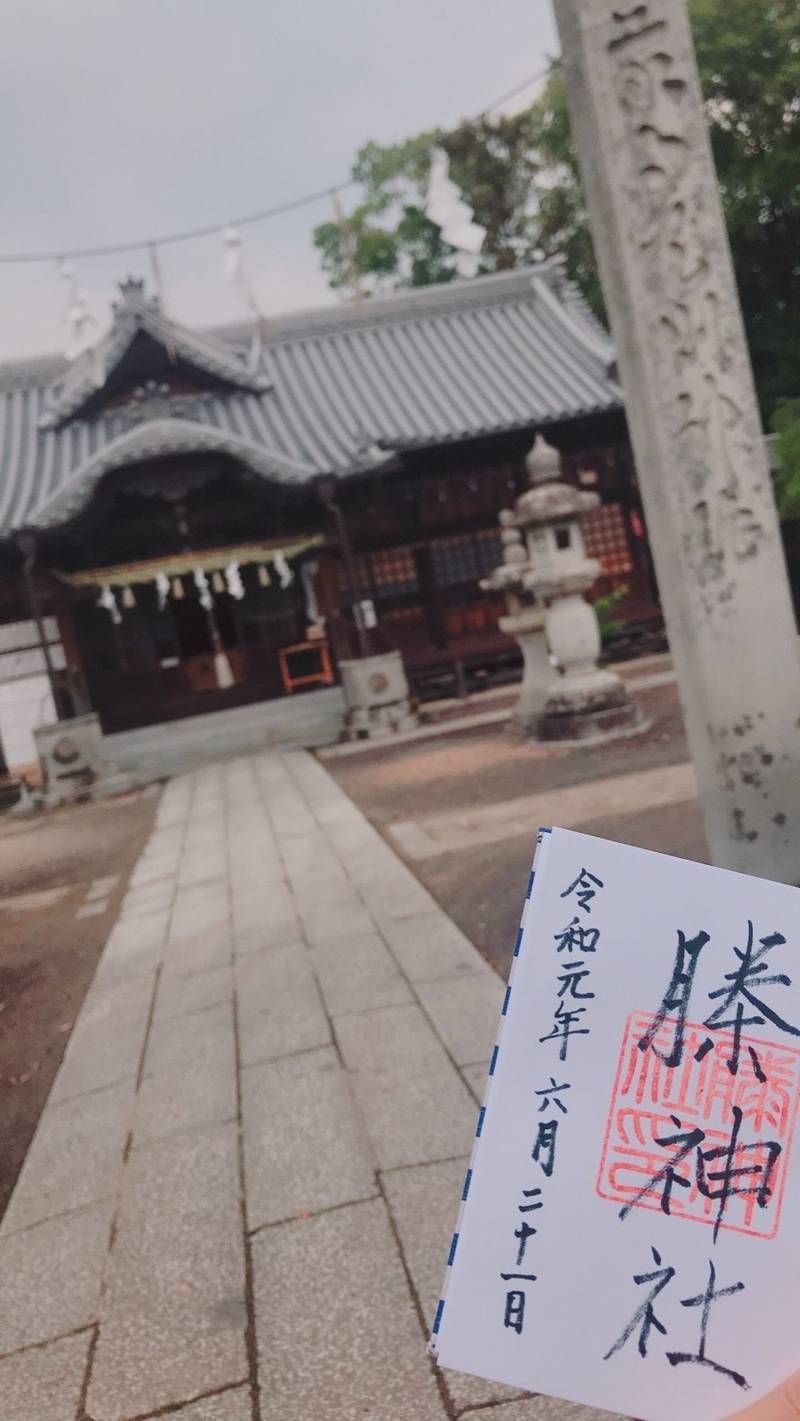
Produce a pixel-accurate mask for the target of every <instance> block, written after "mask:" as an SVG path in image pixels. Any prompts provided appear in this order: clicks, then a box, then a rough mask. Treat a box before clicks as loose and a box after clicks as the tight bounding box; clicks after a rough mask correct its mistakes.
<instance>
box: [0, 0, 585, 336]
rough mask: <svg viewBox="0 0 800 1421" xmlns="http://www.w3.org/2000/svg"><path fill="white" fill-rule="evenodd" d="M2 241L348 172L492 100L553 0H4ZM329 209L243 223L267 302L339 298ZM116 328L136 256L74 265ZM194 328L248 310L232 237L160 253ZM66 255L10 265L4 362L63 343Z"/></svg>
mask: <svg viewBox="0 0 800 1421" xmlns="http://www.w3.org/2000/svg"><path fill="white" fill-rule="evenodd" d="M4 21H5V23H4V25H3V43H2V45H1V46H0V132H2V134H3V143H2V147H1V149H0V192H1V193H2V206H1V207H0V210H1V211H2V213H3V221H2V233H1V234H0V249H2V251H3V252H8V251H32V250H45V251H51V250H60V249H62V248H68V247H77V246H83V245H88V246H91V245H95V244H101V243H104V242H108V243H111V242H116V241H123V240H127V239H129V238H130V239H134V238H135V239H138V238H140V237H147V236H151V235H158V234H160V233H165V232H169V231H171V230H175V229H181V228H184V227H192V226H200V225H203V224H206V223H215V222H220V223H221V224H224V223H225V221H226V220H227V219H229V218H230V217H236V216H238V215H241V214H243V213H246V212H248V211H258V210H259V209H260V208H262V207H268V206H271V205H272V204H277V203H280V202H283V201H286V200H289V199H292V198H294V197H297V196H300V195H302V194H304V193H306V192H309V191H314V190H315V189H320V188H324V187H326V186H327V185H333V184H335V183H337V182H339V181H341V180H342V178H343V177H344V176H346V175H347V174H348V172H349V169H350V164H351V162H352V159H353V156H354V154H355V152H356V150H357V148H358V147H359V146H360V144H362V143H363V142H365V141H366V140H367V139H374V140H376V141H377V142H379V143H390V142H394V141H396V140H399V139H402V138H406V137H408V136H410V135H412V134H414V133H416V132H418V131H419V130H420V129H422V128H425V127H428V126H432V125H437V124H441V125H449V124H453V123H455V122H457V120H458V119H459V118H460V117H462V116H463V115H465V114H469V113H471V112H474V111H476V110H479V109H480V108H482V107H483V106H484V105H486V104H488V103H489V102H491V101H492V100H493V99H495V98H496V97H498V96H499V95H500V94H502V93H503V92H504V91H506V90H508V89H510V88H511V87H512V86H513V85H514V84H516V83H518V82H520V81H522V80H523V79H525V78H526V77H527V76H528V75H530V74H533V73H535V72H536V71H537V70H538V69H540V68H541V67H542V64H543V63H544V61H545V60H546V59H547V57H548V56H549V55H551V54H553V53H554V52H556V50H557V43H556V39H555V31H554V26H553V20H552V14H551V9H550V0H293V3H292V0H283V3H281V4H276V3H275V0H72V3H70V4H66V3H64V0H5V5H4ZM329 216H330V205H329V203H328V202H327V201H323V202H322V203H320V204H318V205H316V206H313V207H309V208H306V209H304V210H303V211H301V212H299V213H296V214H292V215H291V216H286V217H281V218H278V219H275V220H272V221H270V222H265V223H263V224H261V225H259V226H256V227H249V228H246V229H244V230H243V232H242V235H243V237H244V239H245V250H246V258H247V264H248V270H249V271H250V273H251V275H252V277H253V279H254V282H255V285H256V289H257V291H258V295H259V299H260V301H261V304H262V306H263V308H264V309H265V310H266V311H267V312H270V311H271V312H277V311H286V310H292V309H297V308H300V307H307V306H313V305H318V304H321V303H322V302H325V301H329V300H331V299H333V298H332V296H331V294H330V293H329V292H328V291H327V289H326V286H325V282H324V279H323V277H322V275H321V273H320V271H319V267H318V263H317V256H316V251H315V249H314V247H313V246H312V244H311V229H312V227H313V226H314V224H315V223H316V222H319V221H324V220H326V219H327V218H328V217H329ZM75 265H76V267H77V268H78V271H79V275H80V278H81V281H82V284H83V285H84V286H85V288H86V290H87V292H88V294H89V297H90V303H91V308H92V311H93V313H94V315H95V316H96V318H97V319H98V320H99V321H101V322H102V324H103V325H105V323H106V321H107V317H108V308H109V302H110V299H111V297H112V294H113V291H114V283H115V281H117V280H119V279H120V278H122V277H124V276H125V275H126V274H127V273H128V272H133V273H135V274H144V273H145V272H146V271H147V257H146V254H144V253H132V254H130V255H125V256H116V257H113V258H102V259H97V258H95V259H92V260H89V261H84V262H80V263H76V264H75ZM161 266H162V272H163V277H164V285H165V291H166V296H167V299H168V304H169V308H170V310H171V312H172V313H173V314H174V315H175V316H176V318H177V319H179V320H183V321H186V322H188V323H191V324H204V323H213V322H215V321H225V320H229V319H236V318H237V317H239V316H240V315H241V314H243V312H242V310H241V307H240V306H239V305H238V304H237V300H236V297H235V296H234V294H233V293H232V292H231V290H230V289H228V288H226V287H225V286H224V284H223V281H222V257H221V242H220V239H219V238H218V237H213V238H206V239H202V240H198V241H195V242H192V243H186V244H183V245H181V246H176V247H168V248H165V249H164V251H163V252H162V253H161ZM64 304H65V288H64V283H63V281H62V280H61V278H60V277H59V274H58V268H57V265H56V263H55V262H51V263H48V264H45V265H41V266H14V267H9V266H0V311H2V322H1V323H0V359H8V358H13V357H15V356H19V355H29V354H36V353H38V352H41V351H49V350H58V349H60V348H61V347H62V345H63V342H64V338H65V333H64V325H63V319H62V316H63V310H64Z"/></svg>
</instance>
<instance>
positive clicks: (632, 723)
mask: <svg viewBox="0 0 800 1421" xmlns="http://www.w3.org/2000/svg"><path fill="white" fill-rule="evenodd" d="M526 462H527V469H528V475H529V477H530V481H531V487H530V488H529V489H528V490H526V492H525V493H523V494H521V495H520V497H519V498H518V499H517V502H516V504H515V506H514V509H513V511H511V510H509V511H506V512H504V513H503V514H501V517H500V522H501V527H502V529H503V535H502V536H503V542H504V562H503V565H502V567H500V568H498V569H497V570H496V571H495V572H494V573H493V574H492V577H491V578H488V579H487V580H486V581H485V582H484V583H483V584H482V586H484V587H487V588H492V589H494V590H497V589H499V588H502V589H503V590H504V591H505V592H506V597H507V600H508V606H509V612H508V615H507V616H506V617H504V618H502V620H501V622H500V626H501V629H502V630H503V631H508V632H509V633H510V634H511V635H512V636H514V637H516V639H517V640H518V642H519V644H520V646H521V648H522V654H523V657H524V661H525V672H524V675H523V682H522V690H521V693H520V700H519V703H518V705H517V707H516V710H515V712H514V715H513V719H514V721H515V722H516V724H517V725H519V726H520V727H522V728H524V729H526V730H527V731H528V732H529V733H531V734H533V735H534V736H536V738H537V739H539V740H546V741H562V742H563V741H581V740H593V741H596V740H603V739H607V738H611V737H612V736H615V735H624V734H631V733H635V732H636V731H637V730H641V729H644V724H643V722H642V718H641V714H640V711H639V709H638V707H637V705H636V704H635V702H633V701H632V700H631V698H630V695H629V693H628V690H627V687H626V686H625V683H624V682H623V681H622V679H621V678H620V677H619V676H617V675H616V674H615V673H614V672H613V671H601V670H600V669H599V667H598V665H597V658H598V657H599V655H600V645H601V644H600V629H599V627H598V624H597V615H596V613H595V611H594V608H593V607H591V606H590V604H589V603H588V602H587V601H586V600H585V596H584V594H585V593H586V592H587V591H588V590H589V588H590V587H591V586H592V584H593V583H594V582H596V580H597V578H598V576H599V575H600V564H599V563H598V562H597V561H596V560H595V559H594V558H589V557H587V556H586V548H585V545H584V542H583V534H582V533H581V527H580V520H581V517H582V515H583V514H584V513H587V512H588V511H589V510H590V509H591V508H594V507H595V506H596V505H597V502H598V497H597V494H595V493H588V492H586V491H584V490H582V489H577V488H574V487H572V485H570V484H567V483H565V482H563V481H562V479H561V464H560V458H559V455H558V452H557V450H555V449H553V448H552V447H551V446H550V445H549V444H547V443H545V441H544V439H542V437H541V435H539V436H538V437H537V439H536V442H535V444H534V446H533V449H532V450H531V452H530V454H529V455H528V459H527V461H526ZM542 627H543V630H542ZM548 652H549V655H548ZM550 657H552V658H553V659H554V660H555V662H556V663H557V669H554V668H553V667H552V665H551V662H550Z"/></svg>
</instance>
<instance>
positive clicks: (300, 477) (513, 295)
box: [0, 262, 622, 531]
mask: <svg viewBox="0 0 800 1421" xmlns="http://www.w3.org/2000/svg"><path fill="white" fill-rule="evenodd" d="M158 319H159V320H160V319H161V318H160V317H159V318H158ZM170 333H171V337H172V340H173V343H174V346H175V347H176V348H177V349H178V351H179V353H180V354H181V355H182V356H183V357H184V358H185V359H187V360H188V361H189V363H194V364H197V365H198V366H200V368H206V369H208V370H209V372H210V373H213V374H214V375H215V377H216V379H217V380H218V381H224V383H225V388H218V389H216V390H214V391H211V392H208V391H206V392H203V393H201V394H198V395H195V396H189V397H184V398H183V404H182V403H181V397H176V398H175V399H174V400H172V401H171V402H169V401H168V402H167V403H171V406H172V407H171V408H170V409H167V410H165V409H164V408H162V407H159V406H158V401H157V400H156V401H155V402H154V407H153V411H152V414H151V415H150V416H149V417H151V418H152V419H153V420H159V421H160V423H161V424H162V426H163V425H168V424H170V423H173V424H181V425H182V426H185V425H186V424H187V423H191V424H193V425H194V427H195V428H198V427H199V428H200V429H201V430H203V429H206V430H207V431H208V437H209V439H212V440H213V439H214V438H215V435H214V433H213V432H214V431H215V432H216V436H217V437H222V436H227V437H228V438H229V442H230V444H231V447H233V445H234V444H235V443H236V441H239V446H238V451H239V453H241V450H242V448H244V447H245V446H246V447H247V448H248V449H249V450H250V458H251V467H254V468H255V466H256V464H257V463H258V459H259V458H260V461H261V464H262V466H263V471H264V473H265V477H280V478H282V479H284V480H285V479H287V478H290V479H293V480H295V481H304V480H306V479H308V478H310V477H312V476H313V474H314V473H317V472H331V471H334V472H340V473H348V472H354V471H357V470H359V469H363V468H367V467H370V468H374V467H378V466H379V464H380V461H381V450H385V451H387V452H388V451H392V450H396V451H398V452H400V453H402V452H403V451H404V450H411V449H416V448H424V447H426V446H435V445H437V444H445V443H452V442H455V441H460V440H466V439H473V438H478V437H481V436H485V435H491V434H494V433H501V432H503V431H506V430H512V429H520V428H528V427H531V428H533V427H538V426H545V425H548V424H553V423H556V422H558V421H561V420H564V419H569V418H574V417H577V416H581V415H588V414H593V413H596V412H600V411H606V410H612V409H621V408H622V394H621V391H620V389H619V386H618V385H617V384H616V382H615V380H614V379H613V378H612V374H611V369H612V362H613V358H614V353H613V348H612V346H611V343H610V341H609V338H608V336H607V335H606V333H605V332H604V331H603V330H602V328H601V327H600V326H599V325H598V324H597V323H596V322H595V321H594V320H593V319H592V317H591V316H590V315H589V314H588V313H587V311H586V310H585V308H584V307H583V304H582V302H581V300H580V298H579V297H578V296H577V294H576V293H575V291H574V289H573V288H572V287H571V286H570V285H569V283H568V282H566V281H565V280H564V278H563V274H562V270H561V267H560V266H559V264H558V263H553V262H547V263H542V264H541V265H540V266H537V267H527V268H521V269H518V270H516V271H511V272H503V273H498V274H496V275H492V276H485V277H478V278H475V279H474V280H471V281H458V282H452V283H450V284H447V285H444V286H439V287H426V288H422V289H420V290H416V291H403V292H401V293H398V294H396V295H393V296H389V297H385V298H380V299H375V298H373V299H372V300H369V301H364V302H362V303H359V304H353V305H348V306H346V307H336V308H331V309H329V310H322V311H316V312H308V313H302V314H299V315H295V316H287V317H283V318H276V319H271V320H269V321H268V322H267V323H266V328H265V330H264V332H263V350H262V358H261V367H260V370H259V372H258V373H257V374H255V375H254V374H253V372H252V371H248V367H247V351H248V350H249V348H250V346H251V341H252V335H253V329H252V325H247V326H244V325H239V326H229V327H225V328H222V329H220V330H218V331H216V332H211V333H207V334H205V335H201V334H199V333H195V332H188V331H186V330H185V329H184V328H180V327H178V328H174V327H172V328H170ZM150 334H151V336H154V333H153V332H150ZM154 338H155V336H154ZM167 338H168V334H167V331H166V329H165V331H164V339H165V341H166V339H167ZM119 339H121V338H119V337H117V336H115V328H114V327H113V326H112V330H111V332H110V334H109V337H108V351H107V358H109V359H110V358H112V356H113V354H114V352H115V351H116V350H117V346H115V345H114V344H113V342H114V341H115V340H119ZM108 352H110V354H109V353H108ZM203 361H205V366H203ZM226 363H227V370H226V369H225V368H223V367H225V365H226ZM212 366H213V370H212ZM254 385H257V386H258V388H254ZM243 387H244V388H243ZM89 394H91V396H96V395H97V387H96V385H91V386H86V384H85V370H84V372H83V375H82V376H81V374H80V372H78V371H76V369H75V367H74V366H73V367H67V366H66V362H65V361H63V360H58V359H57V358H54V357H48V358H44V359H42V360H39V361H31V360H28V361H25V362H19V363H16V364H13V365H5V366H0V529H2V530H5V531H9V530H10V529H12V528H14V527H20V526H22V525H23V524H25V523H31V522H33V523H35V522H37V521H39V520H38V518H37V512H38V511H39V510H41V513H42V515H43V516H42V520H41V521H42V522H46V521H47V522H49V521H51V520H50V517H49V516H48V515H49V514H52V512H53V510H54V509H56V508H58V507H62V506H63V507H64V508H68V507H72V506H73V502H74V500H73V494H75V495H78V501H80V500H79V490H78V488H77V487H74V488H72V489H69V490H68V485H71V484H72V483H73V480H75V481H77V482H80V483H84V482H85V479H86V474H87V470H90V471H93V472H94V473H97V470H98V469H99V470H100V472H104V471H106V459H105V457H103V456H104V451H107V449H108V446H109V445H110V444H111V443H112V441H115V440H116V441H119V440H120V439H121V436H123V435H125V434H126V433H129V432H130V430H131V424H132V418H131V411H130V409H129V408H126V407H124V406H123V407H120V406H118V405H117V406H113V407H111V408H108V409H106V410H105V411H103V412H101V413H98V414H96V415H95V416H93V417H90V416H88V415H85V416H84V415H82V414H81V413H78V414H77V415H76V416H75V417H70V409H73V408H74V409H76V410H78V411H80V410H81V409H82V401H83V402H84V403H85V401H86V398H87V396H88V395H89ZM146 404H147V401H145V402H144V405H143V406H142V410H141V416H140V418H143V419H146V418H147V417H148V415H147V411H146V408H145V406H146ZM162 405H163V401H162ZM169 416H173V417H174V418H172V419H170V418H169ZM56 421H61V422H60V423H57V424H56V423H55V422H56ZM172 433H173V434H174V433H175V431H174V430H173V431H172ZM183 433H184V434H185V429H184V430H183ZM170 438H171V435H170V436H169V437H168V438H167V445H169V443H170ZM137 447H138V446H137V445H136V441H133V445H132V447H131V450H130V453H131V461H132V462H133V461H134V459H135V457H136V448H137ZM148 447H149V446H148ZM156 452H159V451H156ZM138 457H139V458H141V457H144V456H143V455H142V454H141V453H140V454H139V456H138ZM112 462H113V461H112ZM270 470H271V472H270ZM62 491H63V500H62V498H61V494H62ZM57 495H58V496H57Z"/></svg>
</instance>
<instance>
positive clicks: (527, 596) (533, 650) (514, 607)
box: [481, 508, 553, 735]
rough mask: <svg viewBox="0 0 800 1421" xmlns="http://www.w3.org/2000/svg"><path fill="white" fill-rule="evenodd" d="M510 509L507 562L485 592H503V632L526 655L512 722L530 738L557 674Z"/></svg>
mask: <svg viewBox="0 0 800 1421" xmlns="http://www.w3.org/2000/svg"><path fill="white" fill-rule="evenodd" d="M515 525H516V519H515V514H514V513H513V512H512V510H511V509H510V508H504V509H503V510H502V512H501V513H500V530H501V531H500V537H501V540H502V543H503V561H502V563H501V565H500V567H497V568H495V570H494V572H493V573H492V574H491V576H490V577H487V578H484V580H483V581H482V582H481V587H482V588H483V589H484V591H485V592H503V593H504V594H505V599H506V606H507V608H508V611H507V613H506V615H505V616H504V617H501V618H500V622H499V626H500V630H501V632H506V634H507V635H508V636H512V637H514V639H515V641H517V642H518V643H519V648H520V650H521V652H522V665H523V671H522V685H521V686H520V692H519V698H518V700H517V703H516V705H515V707H514V709H513V711H512V712H511V720H512V722H513V724H514V725H516V726H517V727H518V728H519V729H520V730H522V731H524V732H525V733H526V734H527V735H535V734H536V733H537V730H538V725H539V719H540V717H541V714H542V711H543V710H544V707H545V702H546V700H547V696H548V693H549V691H550V686H551V682H552V680H553V671H552V667H551V665H550V656H549V654H548V650H547V638H546V637H545V634H544V623H545V609H544V606H542V605H540V604H539V603H538V602H537V601H536V598H535V597H534V595H533V593H532V592H530V591H529V590H528V588H527V587H526V586H525V585H524V582H523V575H524V573H525V572H526V571H527V570H528V568H529V563H528V554H527V551H526V549H525V544H524V542H523V538H522V533H521V532H520V530H519V528H517V527H516V526H515Z"/></svg>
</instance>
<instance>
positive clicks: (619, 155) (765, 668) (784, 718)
mask: <svg viewBox="0 0 800 1421" xmlns="http://www.w3.org/2000/svg"><path fill="white" fill-rule="evenodd" d="M555 13H556V18H557V22H558V27H559V32H560V35H561V43H562V50H563V58H564V68H565V74H566V83H567V92H568V97H569V102H570V110H571V114H572V122H573V132H574V134H575V140H576V145H577V148H578V154H579V158H580V162H581V168H582V171H583V176H584V181H585V185H586V191H587V197H588V202H589V211H590V214H591V219H592V230H593V233H594V239H595V245H596V249H597V255H598V261H599V264H600V272H601V276H602V280H603V286H604V290H605V294H606V298H607V302H608V308H609V313H610V318H611V325H612V328H613V333H614V338H615V341H616V345H617V351H618V358H619V367H620V373H621V377H622V383H623V386H624V389H625V397H626V404H627V411H628V422H629V426H630V431H631V438H632V442H633V448H634V453H635V456H636V464H637V471H638V478H639V485H640V488H641V492H642V497H643V500H644V505H645V510H646V513H647V521H648V530H649V533H650V539H651V543H652V548H653V555H654V559H655V565H656V571H657V574H658V579H659V586H660V591H661V599H662V603H663V607H664V614H665V617H666V621H667V628H668V631H669V637H670V645H671V648H672V653H673V656H674V658H675V665H676V670H677V675H678V684H679V687H680V692H681V700H682V704H683V710H684V717H685V720H686V728H687V733H688V736H689V743H690V746H691V751H692V755H693V757H694V761H695V766H696V768H697V775H698V780H699V784H700V794H701V798H702V801H703V806H704V810H705V818H706V832H707V835H708V839H709V844H710V847H711V851H712V855H713V858H714V861H715V862H716V863H718V864H721V865H723V866H724V867H726V868H733V869H739V870H743V871H745V872H749V873H756V874H761V875H763V876H764V877H767V878H776V879H782V880H785V881H788V882H797V881H798V879H800V731H798V716H800V656H798V641H797V630H796V626H795V620H794V615H793V611H792V605H791V600H790V595H789V587H788V582H787V577H786V569H785V564H784V556H783V550H782V546H781V540H780V535H779V530H778V521H777V516H776V512H775V506H774V500H773V495H772V487H771V483H770V475H769V468H768V464H767V455H766V451H765V446H764V441H763V437H762V431H761V427H760V421H759V415H758V409H757V405H756V398H755V391H754V387H753V380H752V374H751V370H750V364H749V359H748V354H747V347H746V344H745V337H744V330H743V326H742V320H741V312H740V310H739V304H738V299H737V295H736V288H735V283H734V276H733V269H732V264H731V259H730V252H729V249H728V243H727V237H726V233H725V227H724V220H723V215H722V210H721V206H720V201H719V194H718V189H717V184H716V175H715V172H714V165H713V160H712V156H711V149H710V145H709V140H708V132H707V129H706V124H705V117H704V113H703V108H702V100H701V94H700V85H699V81H698V76H697V69H696V64H695V59H694V52H693V46H692V40H691V33H690V30H689V25H688V20H687V15H686V10H685V7H684V4H683V0H639V3H637V4H636V5H634V4H633V3H632V0H629V3H626V4H623V5H621V4H620V3H619V0H555ZM598 134H600V135H602V141H601V142H598Z"/></svg>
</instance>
